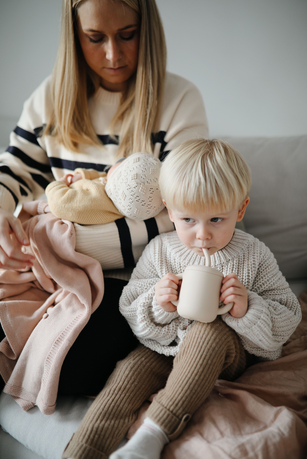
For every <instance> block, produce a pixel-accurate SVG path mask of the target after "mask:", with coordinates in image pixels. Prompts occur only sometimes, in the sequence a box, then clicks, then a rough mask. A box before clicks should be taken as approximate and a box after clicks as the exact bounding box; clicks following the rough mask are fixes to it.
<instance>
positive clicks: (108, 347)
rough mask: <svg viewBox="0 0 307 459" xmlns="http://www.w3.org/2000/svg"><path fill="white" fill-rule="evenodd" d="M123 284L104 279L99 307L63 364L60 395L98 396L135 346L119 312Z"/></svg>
mask: <svg viewBox="0 0 307 459" xmlns="http://www.w3.org/2000/svg"><path fill="white" fill-rule="evenodd" d="M126 284H127V282H126V281H124V280H120V279H111V278H106V279H105V293H104V297H103V300H102V303H101V305H100V306H99V308H98V309H97V310H96V311H95V312H94V313H93V314H92V316H91V318H90V320H89V322H88V323H87V325H86V326H85V327H84V329H83V330H82V331H81V333H80V335H79V336H78V338H77V339H76V341H75V342H74V344H73V345H72V347H71V349H70V350H69V352H68V354H67V356H66V358H65V360H64V363H63V366H62V370H61V374H60V382H59V394H61V395H64V394H68V395H74V394H83V395H97V394H98V393H99V392H100V391H101V389H102V388H103V386H104V385H105V383H106V381H107V379H108V377H109V376H110V374H111V373H112V371H113V370H114V368H115V366H116V363H117V362H118V361H119V360H122V359H124V358H125V357H126V356H127V355H128V354H129V353H130V352H131V351H132V350H133V349H135V348H136V346H137V345H138V343H139V342H138V340H137V338H136V337H135V335H134V334H133V333H132V330H131V328H130V327H129V325H128V323H127V321H126V319H125V318H124V317H123V316H122V314H121V313H120V312H119V298H120V295H121V293H122V290H123V288H124V286H125V285H126Z"/></svg>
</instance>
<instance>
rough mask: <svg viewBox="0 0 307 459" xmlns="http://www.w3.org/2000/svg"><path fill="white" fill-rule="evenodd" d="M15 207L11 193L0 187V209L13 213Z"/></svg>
mask: <svg viewBox="0 0 307 459" xmlns="http://www.w3.org/2000/svg"><path fill="white" fill-rule="evenodd" d="M15 207H16V205H15V201H14V199H13V196H12V195H11V193H10V192H9V191H8V190H7V189H6V188H5V187H4V186H1V185H0V208H1V209H3V210H7V211H8V212H10V213H14V211H15Z"/></svg>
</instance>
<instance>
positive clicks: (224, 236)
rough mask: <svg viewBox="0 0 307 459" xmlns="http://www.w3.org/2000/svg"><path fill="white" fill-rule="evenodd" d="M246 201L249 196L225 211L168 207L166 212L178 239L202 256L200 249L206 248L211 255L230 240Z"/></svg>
mask: <svg viewBox="0 0 307 459" xmlns="http://www.w3.org/2000/svg"><path fill="white" fill-rule="evenodd" d="M248 203H249V198H246V200H245V201H244V203H243V204H242V205H241V206H240V207H239V208H238V207H235V208H232V209H230V210H228V211H226V212H219V211H218V212H215V210H214V209H213V210H211V209H209V210H206V211H196V212H191V211H190V210H187V211H184V210H176V209H168V213H169V216H170V219H171V220H172V222H173V223H174V224H175V227H176V231H177V234H178V237H179V239H180V241H181V242H182V243H183V244H184V245H185V246H186V247H188V248H189V249H192V250H193V251H194V252H195V253H197V255H200V256H203V250H202V249H208V251H209V254H210V255H213V254H214V253H215V252H217V251H218V250H220V249H222V248H223V247H225V246H226V245H227V244H228V243H229V242H230V241H231V239H232V236H233V232H234V229H235V225H236V222H239V221H241V220H242V218H243V217H244V213H245V209H246V207H247V204H248Z"/></svg>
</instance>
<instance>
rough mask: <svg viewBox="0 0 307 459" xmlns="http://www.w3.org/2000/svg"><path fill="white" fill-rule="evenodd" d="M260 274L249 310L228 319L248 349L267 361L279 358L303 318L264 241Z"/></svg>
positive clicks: (227, 317)
mask: <svg viewBox="0 0 307 459" xmlns="http://www.w3.org/2000/svg"><path fill="white" fill-rule="evenodd" d="M260 246H261V259H260V262H259V266H258V269H257V273H256V277H255V279H254V282H253V285H252V287H251V289H250V290H248V310H247V313H246V314H245V316H244V317H242V318H240V319H236V318H234V317H232V316H231V315H230V314H229V313H228V314H225V315H224V316H223V319H224V320H225V322H226V323H227V324H228V325H229V326H230V327H231V328H233V329H234V330H235V331H236V332H237V333H238V335H239V336H240V337H241V339H242V342H243V345H244V347H245V349H246V350H247V351H248V352H250V353H251V354H254V355H257V356H259V357H261V358H263V359H265V360H274V359H276V358H278V357H279V356H280V354H281V351H282V346H283V344H284V343H285V342H286V341H287V340H288V339H289V337H290V336H291V335H292V333H293V332H294V330H295V329H296V328H297V326H298V324H299V323H300V321H301V318H302V313H301V308H300V304H299V302H298V300H297V298H296V296H295V295H294V293H293V292H292V291H291V289H290V288H289V284H288V283H287V282H286V280H285V278H284V276H283V275H282V273H281V272H280V270H279V268H278V265H277V262H276V260H275V258H274V256H273V254H272V253H271V251H270V250H269V249H268V248H267V247H266V246H265V245H264V244H263V243H260Z"/></svg>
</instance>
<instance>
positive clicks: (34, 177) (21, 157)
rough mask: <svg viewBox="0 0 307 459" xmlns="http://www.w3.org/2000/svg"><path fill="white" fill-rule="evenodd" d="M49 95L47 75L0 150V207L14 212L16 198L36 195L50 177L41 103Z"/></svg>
mask: <svg viewBox="0 0 307 459" xmlns="http://www.w3.org/2000/svg"><path fill="white" fill-rule="evenodd" d="M48 98H49V99H50V90H49V79H47V80H45V81H44V82H43V84H42V85H41V86H40V87H39V88H38V89H37V90H36V91H35V92H34V93H33V94H32V96H31V97H30V98H29V99H28V100H27V101H26V102H25V104H24V107H23V111H22V114H21V117H20V119H19V121H18V124H17V126H16V127H15V129H14V130H13V131H12V133H11V135H10V144H9V146H8V148H7V149H6V151H5V152H3V153H1V154H0V207H2V208H4V209H6V210H8V211H10V212H13V211H14V209H15V207H16V206H17V205H18V203H19V202H22V201H31V200H33V199H38V198H39V197H40V196H41V195H42V194H43V193H44V190H45V188H46V186H47V185H48V183H49V182H50V181H51V180H53V175H52V173H51V168H50V164H49V160H48V157H47V155H46V151H45V146H44V142H43V141H42V139H41V138H40V137H39V136H40V132H41V130H42V128H43V126H44V124H46V120H45V119H43V115H42V107H45V105H46V99H48Z"/></svg>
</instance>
